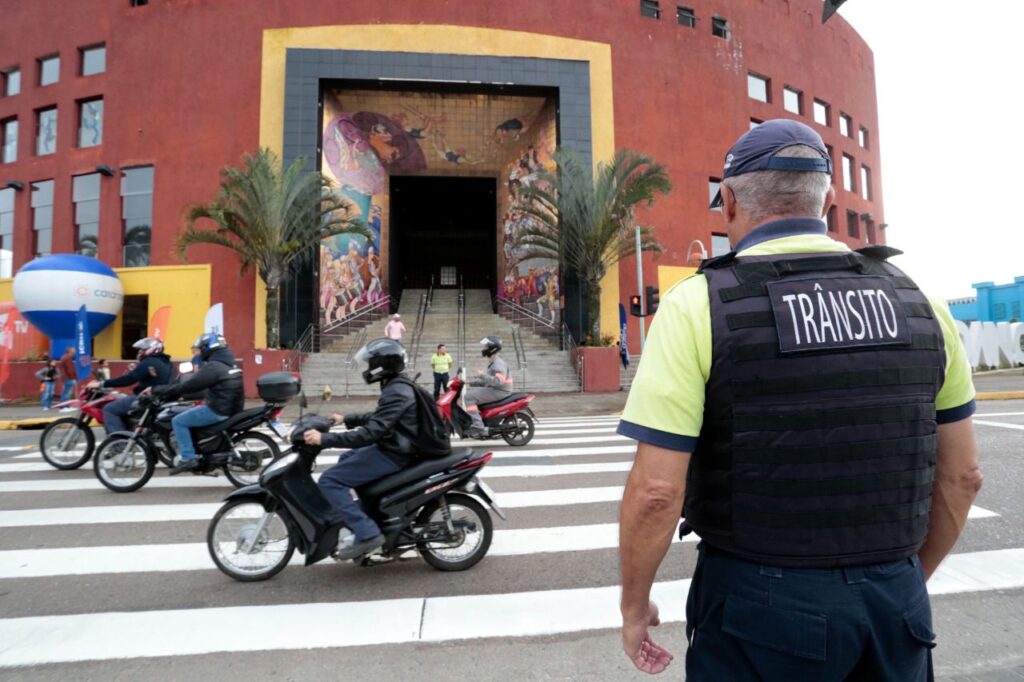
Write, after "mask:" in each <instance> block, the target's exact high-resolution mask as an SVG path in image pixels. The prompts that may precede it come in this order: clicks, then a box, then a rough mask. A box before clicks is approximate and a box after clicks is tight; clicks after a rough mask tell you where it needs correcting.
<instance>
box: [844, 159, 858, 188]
mask: <svg viewBox="0 0 1024 682" xmlns="http://www.w3.org/2000/svg"><path fill="white" fill-rule="evenodd" d="M853 169H854V161H853V157H852V156H850V155H849V154H843V189H845V190H846V191H847V192H853V191H854V190H856V189H857V181H856V180H855V179H854V177H853V173H854V170H853Z"/></svg>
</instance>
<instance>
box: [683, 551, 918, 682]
mask: <svg viewBox="0 0 1024 682" xmlns="http://www.w3.org/2000/svg"><path fill="white" fill-rule="evenodd" d="M699 549H700V554H699V556H698V559H697V567H696V569H695V571H694V575H693V582H692V583H691V584H690V595H689V598H688V599H687V603H686V636H687V639H688V640H689V642H690V648H689V650H688V651H687V653H686V679H687V680H690V681H691V682H704V681H705V680H716V681H717V680H730V681H735V682H739V681H745V680H785V681H786V682H801V681H803V680H809V681H813V682H830V681H831V680H836V681H839V680H864V681H867V680H871V681H872V682H885V681H890V680H891V681H892V682H925V681H930V680H932V679H933V674H932V656H931V650H932V648H933V647H934V646H935V634H934V633H933V631H932V614H931V605H930V603H929V600H928V591H927V590H926V589H925V582H924V574H923V573H922V571H921V566H920V564H919V562H918V560H917V557H916V556H914V557H911V558H909V559H901V560H900V561H894V562H890V563H885V564H873V565H867V566H857V567H855V568H835V569H793V568H777V567H771V566H764V565H759V564H756V563H751V562H748V561H743V560H741V559H738V558H736V557H734V556H732V555H729V554H726V553H724V552H721V551H718V550H715V549H713V548H708V547H707V546H706V545H705V543H703V542H702V543H701V544H700V545H699Z"/></svg>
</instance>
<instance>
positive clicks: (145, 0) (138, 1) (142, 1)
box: [130, 0, 149, 7]
mask: <svg viewBox="0 0 1024 682" xmlns="http://www.w3.org/2000/svg"><path fill="white" fill-rule="evenodd" d="M130 2H131V4H132V7H145V6H146V5H148V4H149V0H130Z"/></svg>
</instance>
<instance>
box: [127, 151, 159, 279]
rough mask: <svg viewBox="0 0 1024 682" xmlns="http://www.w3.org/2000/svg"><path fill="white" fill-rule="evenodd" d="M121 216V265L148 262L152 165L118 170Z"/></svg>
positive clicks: (131, 266)
mask: <svg viewBox="0 0 1024 682" xmlns="http://www.w3.org/2000/svg"><path fill="white" fill-rule="evenodd" d="M121 218H122V221H123V222H122V227H123V238H122V239H123V244H124V253H123V264H124V266H125V267H126V268H137V267H143V266H146V265H149V263H150V243H151V241H152V234H153V167H152V166H140V167H138V168H125V169H123V170H122V171H121Z"/></svg>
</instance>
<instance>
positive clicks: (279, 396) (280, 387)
mask: <svg viewBox="0 0 1024 682" xmlns="http://www.w3.org/2000/svg"><path fill="white" fill-rule="evenodd" d="M256 391H257V392H258V393H259V395H260V398H262V399H263V400H265V401H267V402H268V403H279V402H284V401H287V400H291V399H292V398H294V397H295V396H297V395H298V394H299V393H300V392H301V391H302V381H301V380H300V379H299V377H297V376H295V375H294V374H292V373H291V372H271V373H270V374H264V375H263V376H261V377H260V378H259V379H257V380H256Z"/></svg>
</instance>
